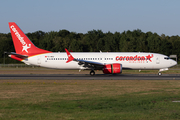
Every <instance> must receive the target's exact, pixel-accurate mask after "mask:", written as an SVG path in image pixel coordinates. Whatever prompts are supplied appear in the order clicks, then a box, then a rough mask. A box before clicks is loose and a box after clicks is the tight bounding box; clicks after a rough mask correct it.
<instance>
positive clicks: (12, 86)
mask: <svg viewBox="0 0 180 120" xmlns="http://www.w3.org/2000/svg"><path fill="white" fill-rule="evenodd" d="M179 94H180V81H176V80H160V81H156V80H148V81H145V80H84V81H83V80H60V81H58V80H1V81H0V120H1V119H2V120H11V119H12V120H13V119H17V120H21V119H27V120H28V119H29V120H32V119H38V120H41V119H43V120H51V119H53V120H56V119H57V120H100V119H101V120H102V119H105V120H106V119H107V120H109V119H113V120H119V119H123V120H129V119H133V120H142V119H146V120H152V119H153V120H154V119H156V120H161V119H163V120H166V119H167V120H171V119H172V120H173V119H180V103H178V102H176V103H175V102H172V101H178V100H180V96H179Z"/></svg>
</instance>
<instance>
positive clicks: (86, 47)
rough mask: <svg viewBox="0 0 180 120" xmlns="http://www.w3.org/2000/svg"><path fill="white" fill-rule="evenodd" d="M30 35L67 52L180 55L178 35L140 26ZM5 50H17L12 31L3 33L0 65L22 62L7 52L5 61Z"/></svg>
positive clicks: (49, 47) (39, 43) (40, 43)
mask: <svg viewBox="0 0 180 120" xmlns="http://www.w3.org/2000/svg"><path fill="white" fill-rule="evenodd" d="M26 35H27V36H28V37H29V39H30V40H31V41H32V42H33V43H34V44H35V45H36V46H37V47H39V48H42V49H45V50H49V51H53V52H58V51H60V52H64V51H65V48H67V49H68V50H72V51H73V52H99V51H102V52H154V53H161V54H165V55H168V56H169V55H171V54H176V55H177V56H178V58H180V48H179V47H180V37H179V36H178V35H177V36H166V35H165V34H162V35H158V34H157V33H152V32H147V33H144V32H142V31H141V30H140V29H137V30H133V31H130V30H128V31H124V32H122V33H120V32H115V33H111V32H107V33H103V32H102V30H91V31H88V32H87V33H84V34H83V33H75V32H69V31H68V30H59V31H58V32H56V31H51V32H43V31H36V32H33V33H27V34H26ZM4 51H7V52H12V51H15V50H14V45H13V41H12V37H11V34H10V33H8V34H4V33H0V64H3V63H4V62H5V63H6V64H7V63H19V62H18V61H15V60H12V59H10V58H8V57H7V55H6V56H5V61H4Z"/></svg>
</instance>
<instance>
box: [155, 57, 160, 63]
mask: <svg viewBox="0 0 180 120" xmlns="http://www.w3.org/2000/svg"><path fill="white" fill-rule="evenodd" d="M159 63H160V59H159V56H156V64H159Z"/></svg>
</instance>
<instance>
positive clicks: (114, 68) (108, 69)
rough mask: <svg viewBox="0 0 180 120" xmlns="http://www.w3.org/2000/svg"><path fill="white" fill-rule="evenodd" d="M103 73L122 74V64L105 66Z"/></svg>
mask: <svg viewBox="0 0 180 120" xmlns="http://www.w3.org/2000/svg"><path fill="white" fill-rule="evenodd" d="M103 73H104V74H114V73H122V64H119V63H114V64H107V65H104V68H103Z"/></svg>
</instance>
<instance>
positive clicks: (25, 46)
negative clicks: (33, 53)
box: [10, 25, 31, 53]
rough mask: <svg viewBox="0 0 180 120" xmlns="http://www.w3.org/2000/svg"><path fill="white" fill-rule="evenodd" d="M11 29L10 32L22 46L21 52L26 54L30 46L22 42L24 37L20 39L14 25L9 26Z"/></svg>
mask: <svg viewBox="0 0 180 120" xmlns="http://www.w3.org/2000/svg"><path fill="white" fill-rule="evenodd" d="M10 28H11V29H12V31H13V32H14V33H15V35H16V37H17V38H18V40H19V41H20V43H21V44H22V47H23V49H22V52H23V51H26V52H27V53H28V50H27V49H29V48H31V44H29V45H28V44H27V43H26V42H25V41H24V37H21V35H20V34H19V32H18V31H17V29H16V28H15V27H14V25H11V27H10Z"/></svg>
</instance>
